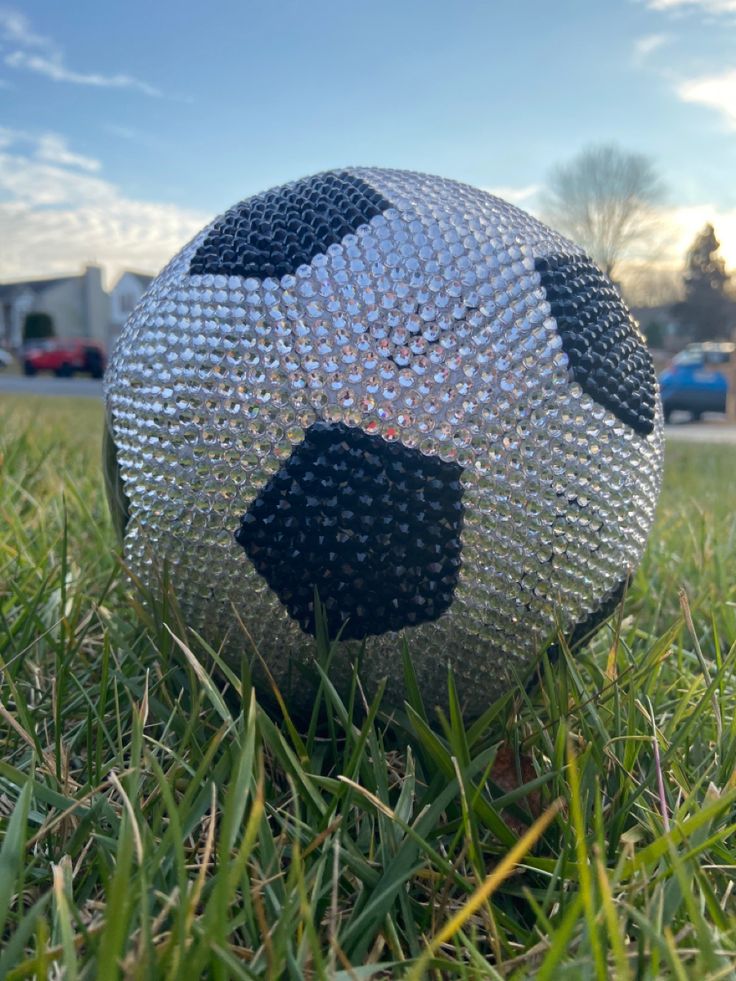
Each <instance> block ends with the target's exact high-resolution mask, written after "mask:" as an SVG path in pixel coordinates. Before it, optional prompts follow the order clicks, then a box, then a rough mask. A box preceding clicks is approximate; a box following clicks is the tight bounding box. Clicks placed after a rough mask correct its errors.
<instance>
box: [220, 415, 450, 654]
mask: <svg viewBox="0 0 736 981" xmlns="http://www.w3.org/2000/svg"><path fill="white" fill-rule="evenodd" d="M461 472H462V468H461V467H460V466H458V464H456V463H445V462H443V461H442V460H439V459H437V458H436V457H427V456H425V455H424V454H423V453H421V452H419V450H414V449H410V448H407V447H405V446H402V445H401V444H399V443H392V442H388V441H387V440H385V439H383V438H382V437H380V436H371V435H367V434H366V433H364V432H363V431H362V430H360V429H357V428H350V427H348V426H345V425H343V424H341V423H337V424H328V423H315V424H314V425H313V426H310V428H309V429H308V430H307V431H306V433H305V438H304V441H303V442H302V443H301V444H300V445H299V446H297V447H296V448H295V449H294V451H293V453H292V455H291V457H290V458H289V459H288V460H287V461H286V463H285V464H284V465H283V466H282V468H281V470H279V472H278V473H277V474H276V475H275V476H274V477H273V478H272V479H271V480H270V481H269V483H268V484H267V485H266V486H265V487H264V489H263V490H262V491H261V492H260V494H259V495H258V496H257V498H256V499H255V500H254V501H253V502H252V503H251V505H250V506H249V508H248V510H247V512H246V514H245V515H244V517H243V518H242V519H241V524H240V528H239V529H238V530H237V531H236V533H235V538H236V540H237V541H238V542H239V544H240V545H242V546H243V548H244V549H245V551H246V552H247V554H248V557H249V558H250V560H251V561H252V563H253V565H254V566H255V568H256V569H257V571H258V572H259V573H260V574H261V575H262V576H263V578H264V579H265V580H266V582H267V583H268V585H269V586H270V587H271V589H273V590H274V592H275V593H276V594H277V596H278V597H279V599H280V600H281V602H282V603H283V605H284V606H285V607H286V609H287V610H288V612H289V615H290V616H291V617H292V618H293V619H294V620H296V621H297V622H298V623H299V625H300V627H301V628H302V630H304V631H305V632H307V633H310V634H312V635H314V632H315V622H314V590H315V587H316V589H317V591H318V593H319V597H320V601H321V602H322V604H324V606H325V608H326V611H327V622H328V627H329V629H330V632H331V634H332V636H334V635H335V634H336V633H337V631H338V630H340V629H342V636H343V637H344V638H346V639H349V638H352V639H362V638H364V637H367V636H370V635H377V634H383V633H385V632H386V631H388V630H400V629H401V628H402V627H409V626H415V625H416V624H419V623H424V622H427V621H430V620H436V619H437V618H438V617H439V616H440V615H441V614H442V613H443V612H444V611H445V610H447V609H448V607H449V606H450V604H451V603H452V599H453V594H454V591H455V587H456V585H457V581H458V574H459V571H460V564H461V555H460V553H461V534H462V527H463V503H462V485H461V483H460V474H461Z"/></svg>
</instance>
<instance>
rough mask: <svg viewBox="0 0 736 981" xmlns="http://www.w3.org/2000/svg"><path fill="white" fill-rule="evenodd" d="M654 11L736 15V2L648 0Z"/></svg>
mask: <svg viewBox="0 0 736 981" xmlns="http://www.w3.org/2000/svg"><path fill="white" fill-rule="evenodd" d="M647 6H649V7H651V8H652V10H692V9H695V10H700V11H703V12H705V13H708V14H736V0H647Z"/></svg>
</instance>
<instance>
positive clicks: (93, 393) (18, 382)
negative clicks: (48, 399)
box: [0, 374, 102, 399]
mask: <svg viewBox="0 0 736 981" xmlns="http://www.w3.org/2000/svg"><path fill="white" fill-rule="evenodd" d="M0 395H71V396H73V397H74V398H87V399H101V398H102V382H101V381H94V380H93V379H92V378H55V377H54V376H53V375H36V376H35V377H33V378H26V377H25V375H6V374H0Z"/></svg>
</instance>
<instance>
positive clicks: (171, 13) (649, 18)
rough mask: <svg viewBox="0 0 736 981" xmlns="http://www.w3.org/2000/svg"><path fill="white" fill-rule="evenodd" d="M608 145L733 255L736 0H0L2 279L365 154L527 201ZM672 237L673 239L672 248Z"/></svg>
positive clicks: (688, 225)
mask: <svg viewBox="0 0 736 981" xmlns="http://www.w3.org/2000/svg"><path fill="white" fill-rule="evenodd" d="M599 141H615V142H618V143H619V144H620V145H621V146H623V147H625V148H630V149H632V150H636V151H641V152H644V153H647V154H649V155H651V156H652V157H653V159H654V161H655V163H656V165H657V166H658V168H659V170H660V171H661V173H662V175H663V177H664V179H665V181H666V183H667V186H668V188H669V193H668V198H667V203H666V208H665V209H663V218H664V220H666V221H667V222H669V223H670V224H671V226H672V233H671V235H670V236H669V242H670V246H669V248H670V251H669V253H668V255H667V257H666V261H667V262H669V263H671V264H676V263H677V262H678V261H679V258H678V255H679V254H681V252H682V249H683V248H684V247H685V246H686V245H687V242H688V241H689V238H691V237H692V234H693V233H694V231H696V230H697V228H698V227H699V226H700V225H701V224H702V223H703V221H705V220H706V219H711V220H714V221H715V223H716V230H717V232H718V233H719V234H720V236H721V239H722V241H723V246H724V252H725V254H726V256H727V259H728V261H729V262H730V264H731V265H736V180H735V179H734V174H736V0H605V2H604V0H600V2H598V0H588V2H585V0H579V2H565V0H558V2H557V3H549V2H541V0H521V2H513V0H504V2H493V0H485V2H475V0H467V2H463V0H456V2H455V3H449V2H447V0H445V2H439V0H421V2H420V0H393V2H385V0H372V2H371V3H360V4H359V3H354V2H353V3H351V2H349V0H342V2H337V0H309V2H297V0H284V2H278V0H274V2H272V3H271V4H268V3H265V2H263V0H261V2H258V3H254V2H235V0H227V2H217V0H212V2H210V3H209V4H204V3H201V2H200V3H194V2H192V0H177V2H169V0H158V2H151V0H148V2H147V3H142V2H139V0H126V3H124V4H110V3H99V0H98V2H95V3H92V2H88V0H75V2H74V3H73V4H71V3H70V4H61V3H58V0H54V2H50V0H29V2H26V3H10V4H4V3H3V0H0V280H8V279H12V278H16V277H19V276H27V275H28V276H30V275H45V274H48V273H54V272H60V271H61V272H63V271H67V270H73V269H74V268H76V267H77V266H78V265H80V264H81V263H83V262H85V261H91V260H96V261H99V262H102V263H103V264H104V265H105V266H106V267H107V268H108V270H109V272H110V274H111V276H114V275H115V274H116V273H117V272H119V271H120V270H121V269H122V268H125V267H129V268H135V269H144V270H145V269H151V270H155V269H156V268H158V267H159V266H160V265H161V264H162V263H163V262H165V261H166V259H167V258H168V257H169V255H170V254H171V253H172V252H173V251H174V250H175V249H176V248H178V247H179V246H180V245H182V244H183V243H184V242H185V241H186V240H187V239H188V238H189V237H190V236H191V234H193V233H194V232H195V231H196V230H197V229H198V228H199V227H200V226H201V224H203V223H204V221H206V220H207V219H208V218H210V217H211V216H212V215H214V214H215V213H217V212H219V211H222V210H223V209H224V208H226V207H228V206H229V205H231V204H232V203H233V202H234V201H236V200H238V199H240V198H242V197H245V196H247V195H249V194H251V193H254V192H256V191H259V190H263V189H265V188H267V187H270V186H272V185H274V184H277V183H281V182H283V181H286V180H289V179H293V178H296V177H300V176H303V175H304V174H307V173H310V172H314V171H317V170H320V169H324V168H327V167H331V166H339V165H345V164H351V163H357V164H377V165H385V166H394V167H406V168H411V169H417V170H425V171H429V172H432V173H439V174H443V175H446V176H449V177H454V178H458V179H460V180H464V181H468V182H470V183H472V184H476V185H478V186H481V187H487V188H489V189H494V190H500V191H501V193H505V194H506V196H507V197H510V198H512V199H514V200H516V201H517V202H518V203H520V204H521V205H522V206H526V207H529V208H530V209H531V210H533V209H534V207H535V202H536V200H537V197H536V195H537V192H538V189H539V187H540V186H541V185H542V184H543V182H544V180H545V176H546V175H547V173H548V172H549V169H550V167H551V166H552V165H554V164H555V163H558V162H560V161H564V160H565V159H567V158H569V157H570V156H571V155H573V154H574V153H576V152H577V151H578V150H579V149H580V148H581V147H582V146H584V145H586V144H589V143H592V142H599ZM678 250H679V253H678Z"/></svg>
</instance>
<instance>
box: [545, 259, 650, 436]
mask: <svg viewBox="0 0 736 981" xmlns="http://www.w3.org/2000/svg"><path fill="white" fill-rule="evenodd" d="M535 266H536V269H537V272H538V273H539V275H540V278H541V280H542V286H543V287H544V291H545V293H546V295H547V300H548V301H549V305H550V307H551V310H552V316H553V317H554V318H555V320H556V321H557V329H558V331H559V333H560V336H561V338H562V347H563V350H564V351H565V354H567V357H568V359H569V361H570V369H571V371H572V376H573V378H574V380H575V381H576V382H577V383H578V384H579V385H580V387H581V388H582V389H583V391H584V392H587V394H588V395H590V397H591V398H592V399H595V401H596V402H598V403H599V404H600V405H602V406H604V408H606V409H608V410H609V411H610V412H612V413H613V414H614V415H615V416H616V417H617V418H619V419H620V420H621V421H622V422H625V423H626V424H627V425H629V426H631V428H632V429H634V430H635V431H636V432H637V433H640V434H641V435H642V436H648V435H649V434H650V433H651V432H652V430H653V429H654V416H655V409H656V401H657V381H656V376H655V373H654V365H653V364H652V359H651V356H650V354H649V351H648V350H647V348H646V344H645V343H644V340H643V338H642V336H641V334H640V333H639V331H638V330H637V328H636V325H635V323H634V321H633V320H632V319H631V316H630V314H629V312H628V310H627V309H626V306H625V305H624V302H623V300H622V299H621V297H620V295H619V293H618V290H617V289H616V288H615V287H614V285H613V284H612V283H611V281H610V280H609V279H608V278H607V277H606V276H604V275H603V273H602V272H601V271H600V270H599V269H598V268H597V267H596V266H595V265H593V263H592V262H591V261H590V259H588V258H587V257H586V256H583V255H579V256H571V255H548V256H546V257H545V258H543V259H537V260H536V262H535Z"/></svg>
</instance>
